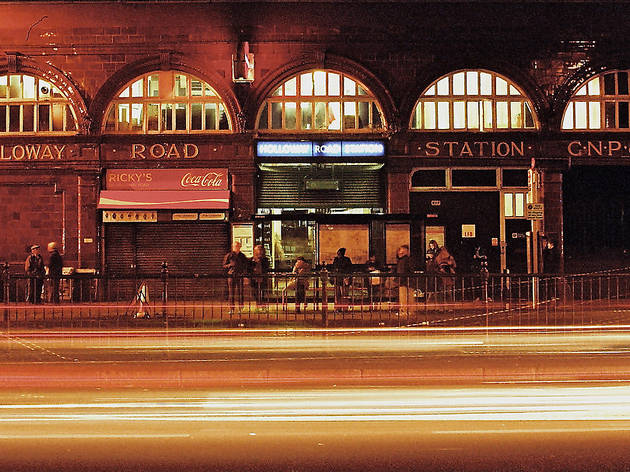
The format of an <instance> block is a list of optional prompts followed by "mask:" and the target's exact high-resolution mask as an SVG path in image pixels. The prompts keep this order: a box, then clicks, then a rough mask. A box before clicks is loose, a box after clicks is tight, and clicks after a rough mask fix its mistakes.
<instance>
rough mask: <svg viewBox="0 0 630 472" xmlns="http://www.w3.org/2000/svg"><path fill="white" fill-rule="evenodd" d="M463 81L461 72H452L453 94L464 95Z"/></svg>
mask: <svg viewBox="0 0 630 472" xmlns="http://www.w3.org/2000/svg"><path fill="white" fill-rule="evenodd" d="M464 82H465V81H464V73H463V72H458V73H457V74H453V95H464V94H465V93H466V89H465V83H464Z"/></svg>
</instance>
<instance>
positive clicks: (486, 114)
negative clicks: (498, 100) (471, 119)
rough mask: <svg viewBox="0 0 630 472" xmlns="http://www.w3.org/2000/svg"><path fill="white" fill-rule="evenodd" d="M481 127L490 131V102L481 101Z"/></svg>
mask: <svg viewBox="0 0 630 472" xmlns="http://www.w3.org/2000/svg"><path fill="white" fill-rule="evenodd" d="M483 127H484V128H485V129H492V102H491V101H490V100H484V101H483Z"/></svg>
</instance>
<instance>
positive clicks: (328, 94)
mask: <svg viewBox="0 0 630 472" xmlns="http://www.w3.org/2000/svg"><path fill="white" fill-rule="evenodd" d="M382 116H383V115H382V112H381V109H380V107H379V105H378V103H377V101H376V98H375V97H374V95H373V94H372V93H370V91H369V90H368V89H367V88H366V87H365V86H364V85H362V84H361V83H359V82H357V81H356V80H354V79H352V78H350V77H348V76H346V75H345V74H343V73H340V72H333V71H325V70H311V71H308V72H303V73H300V74H298V75H295V76H293V77H291V78H290V79H289V80H287V81H285V82H284V83H283V84H282V85H281V86H280V87H278V88H277V89H275V90H274V92H273V93H272V94H271V95H270V96H268V97H267V98H266V100H265V103H264V104H263V106H262V109H261V110H260V114H259V115H258V129H259V130H283V131H286V130H294V131H304V132H307V131H308V132H312V131H335V132H349V131H350V132H356V131H373V130H382V129H383V126H384V123H383V117H382Z"/></svg>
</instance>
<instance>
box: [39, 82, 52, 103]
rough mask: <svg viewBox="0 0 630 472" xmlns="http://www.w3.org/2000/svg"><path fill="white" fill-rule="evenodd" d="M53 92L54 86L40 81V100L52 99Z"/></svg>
mask: <svg viewBox="0 0 630 472" xmlns="http://www.w3.org/2000/svg"><path fill="white" fill-rule="evenodd" d="M51 91H52V86H51V85H50V84H49V83H48V82H46V81H45V80H40V81H39V98H40V100H41V99H48V98H50V93H51Z"/></svg>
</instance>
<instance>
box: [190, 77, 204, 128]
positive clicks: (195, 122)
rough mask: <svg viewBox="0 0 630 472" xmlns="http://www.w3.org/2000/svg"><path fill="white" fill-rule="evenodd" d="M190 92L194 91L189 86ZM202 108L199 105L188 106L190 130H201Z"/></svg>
mask: <svg viewBox="0 0 630 472" xmlns="http://www.w3.org/2000/svg"><path fill="white" fill-rule="evenodd" d="M191 90H193V91H194V88H192V84H191ZM202 112H203V106H202V104H201V103H191V104H190V129H192V130H201V129H202V124H203V120H202V116H203V113H202Z"/></svg>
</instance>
